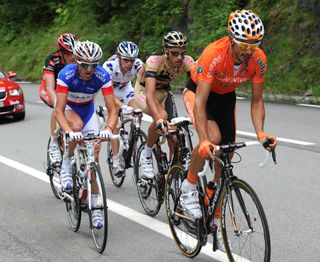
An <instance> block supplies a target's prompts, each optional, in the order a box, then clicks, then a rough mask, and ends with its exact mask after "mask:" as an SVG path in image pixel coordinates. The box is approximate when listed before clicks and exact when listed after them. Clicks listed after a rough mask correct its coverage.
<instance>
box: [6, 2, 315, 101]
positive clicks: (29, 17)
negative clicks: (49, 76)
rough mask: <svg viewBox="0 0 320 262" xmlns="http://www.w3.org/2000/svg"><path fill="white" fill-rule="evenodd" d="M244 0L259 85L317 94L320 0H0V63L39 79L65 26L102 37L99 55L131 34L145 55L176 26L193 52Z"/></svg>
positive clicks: (215, 35) (222, 28)
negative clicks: (261, 55)
mask: <svg viewBox="0 0 320 262" xmlns="http://www.w3.org/2000/svg"><path fill="white" fill-rule="evenodd" d="M243 8H246V9H251V10H253V11H255V12H256V13H257V14H258V15H259V16H260V18H261V19H262V21H263V22H264V25H265V31H266V34H265V38H264V40H263V42H262V45H261V47H262V49H263V50H264V51H265V53H266V54H267V57H268V71H267V72H268V73H267V77H266V88H265V90H266V91H268V92H270V93H284V92H285V93H290V94H303V93H305V91H306V90H309V89H311V90H312V91H313V94H315V95H318V96H320V77H319V75H320V59H318V57H319V54H320V43H319V35H320V29H319V24H320V16H319V15H318V13H317V10H319V8H320V2H319V1H318V0H224V1H221V0H201V1H200V0H171V1H163V0H136V1H134V2H133V1H116V0H111V1H110V0H109V1H106V0H96V1H90V0H61V1H54V0H48V1H45V2H43V1H41V0H26V1H24V2H23V3H22V2H21V1H20V0H2V1H1V2H0V17H1V20H0V34H1V36H2V37H1V39H0V48H1V52H0V61H1V66H3V67H5V68H7V69H10V70H16V71H17V73H18V74H19V75H20V76H24V77H27V78H29V79H32V80H39V79H40V77H41V69H42V66H43V63H44V60H45V58H46V56H47V55H48V54H49V53H51V52H53V51H55V50H56V39H57V38H58V36H59V35H60V34H61V33H64V32H72V33H74V34H75V35H77V36H78V37H79V38H80V39H82V40H86V39H88V40H91V41H94V42H97V43H98V44H100V45H101V47H102V49H103V51H104V55H103V59H107V58H108V57H109V56H110V55H112V54H113V53H114V52H115V50H116V47H117V45H118V43H119V42H120V41H122V40H131V41H134V42H136V43H137V44H138V45H139V48H140V57H141V58H142V59H145V58H146V57H147V56H148V55H149V54H150V53H152V52H155V51H161V50H162V46H161V41H162V37H163V36H164V35H165V34H166V33H167V32H168V31H171V30H179V31H181V32H183V33H185V34H186V35H187V37H188V39H189V43H190V44H189V45H188V50H187V51H188V54H190V55H191V56H192V57H194V59H197V58H198V57H199V55H200V54H201V52H202V50H203V48H204V47H205V46H206V45H208V44H209V43H210V42H212V41H215V40H217V39H219V38H220V37H222V36H225V35H226V34H227V22H228V16H229V14H230V13H231V12H232V11H234V10H236V9H243ZM184 81H185V79H180V80H178V81H175V84H176V85H177V86H182V85H183V84H184ZM244 89H247V86H244Z"/></svg>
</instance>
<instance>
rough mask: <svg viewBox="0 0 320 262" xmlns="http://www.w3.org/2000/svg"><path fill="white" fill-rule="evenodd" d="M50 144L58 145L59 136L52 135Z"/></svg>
mask: <svg viewBox="0 0 320 262" xmlns="http://www.w3.org/2000/svg"><path fill="white" fill-rule="evenodd" d="M50 145H58V138H57V137H53V136H51V138H50Z"/></svg>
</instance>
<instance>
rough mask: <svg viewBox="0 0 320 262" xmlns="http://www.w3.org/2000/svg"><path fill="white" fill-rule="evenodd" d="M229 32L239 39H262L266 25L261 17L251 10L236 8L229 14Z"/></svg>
mask: <svg viewBox="0 0 320 262" xmlns="http://www.w3.org/2000/svg"><path fill="white" fill-rule="evenodd" d="M228 32H229V34H231V36H233V37H234V38H236V39H238V40H257V41H261V40H262V38H263V36H264V27H263V24H262V21H261V19H260V18H259V17H258V16H257V15H256V14H255V13H254V12H252V11H251V10H236V11H235V12H233V13H231V14H230V16H229V21H228Z"/></svg>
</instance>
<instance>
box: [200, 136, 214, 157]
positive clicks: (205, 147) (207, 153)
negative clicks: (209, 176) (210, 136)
mask: <svg viewBox="0 0 320 262" xmlns="http://www.w3.org/2000/svg"><path fill="white" fill-rule="evenodd" d="M211 147H213V153H212V152H211ZM216 149H217V146H216V145H215V144H212V143H211V142H210V141H208V140H204V141H202V142H201V143H200V147H199V150H198V153H199V155H200V156H201V157H202V158H206V157H209V158H211V159H213V158H214V154H215V153H214V152H215V151H216Z"/></svg>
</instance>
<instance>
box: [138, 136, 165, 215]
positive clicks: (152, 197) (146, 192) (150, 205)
mask: <svg viewBox="0 0 320 262" xmlns="http://www.w3.org/2000/svg"><path fill="white" fill-rule="evenodd" d="M144 146H145V142H144V143H142V144H141V145H140V147H139V149H138V153H137V157H136V163H135V167H134V168H135V172H134V173H135V177H136V181H137V184H136V186H137V191H138V196H139V199H140V203H141V205H142V207H143V209H144V211H145V212H146V213H147V214H148V215H149V216H152V217H153V216H156V215H157V214H158V212H159V210H160V208H161V204H162V202H163V196H161V195H160V194H161V193H159V192H160V191H161V189H160V188H159V186H160V185H159V183H158V182H157V178H158V176H160V175H161V174H159V171H158V164H157V159H156V156H155V154H154V152H153V151H152V160H153V168H154V174H155V175H154V178H153V179H148V178H143V177H142V170H141V164H140V158H141V154H142V152H143V150H144Z"/></svg>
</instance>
